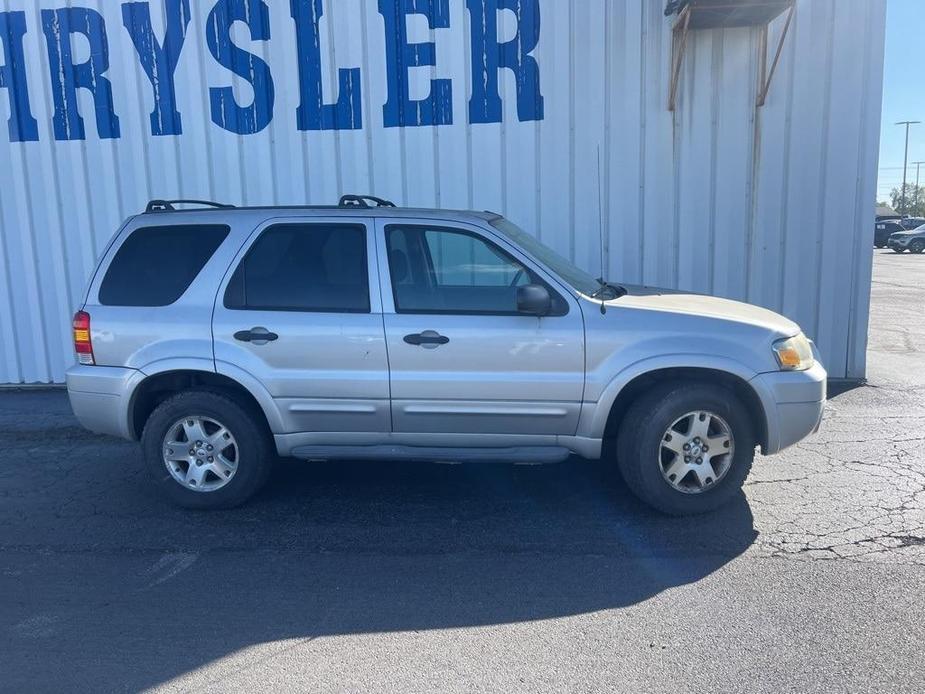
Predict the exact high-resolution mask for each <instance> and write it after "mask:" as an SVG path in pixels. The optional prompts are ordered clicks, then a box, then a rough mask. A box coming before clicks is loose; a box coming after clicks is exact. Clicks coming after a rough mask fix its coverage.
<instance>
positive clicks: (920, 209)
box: [890, 183, 925, 217]
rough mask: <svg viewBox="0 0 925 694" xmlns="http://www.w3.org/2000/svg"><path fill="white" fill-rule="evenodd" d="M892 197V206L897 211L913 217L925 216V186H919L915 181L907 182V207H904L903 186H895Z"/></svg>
mask: <svg viewBox="0 0 925 694" xmlns="http://www.w3.org/2000/svg"><path fill="white" fill-rule="evenodd" d="M890 197H891V198H892V205H891V207H892V208H893V209H894V210H896V211H897V212H899V213H901V214H907V215H910V216H912V217H925V186H917V185H915V184H914V183H907V184H906V205H905V207H903V191H902V186H900V187H899V188H893V191H892V192H891V193H890Z"/></svg>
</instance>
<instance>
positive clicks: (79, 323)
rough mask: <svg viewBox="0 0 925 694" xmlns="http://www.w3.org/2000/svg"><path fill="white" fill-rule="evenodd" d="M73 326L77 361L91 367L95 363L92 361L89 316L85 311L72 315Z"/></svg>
mask: <svg viewBox="0 0 925 694" xmlns="http://www.w3.org/2000/svg"><path fill="white" fill-rule="evenodd" d="M73 325H74V351H75V352H76V353H77V361H78V362H79V363H81V364H86V365H90V366H92V365H93V364H95V363H96V362H95V361H94V359H93V344H92V343H91V342H90V314H89V313H87V312H86V311H78V312H77V313H75V314H74V323H73Z"/></svg>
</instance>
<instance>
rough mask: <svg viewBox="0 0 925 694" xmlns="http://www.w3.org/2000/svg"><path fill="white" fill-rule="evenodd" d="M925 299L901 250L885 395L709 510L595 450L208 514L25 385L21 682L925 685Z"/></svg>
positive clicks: (284, 476)
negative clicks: (682, 508)
mask: <svg viewBox="0 0 925 694" xmlns="http://www.w3.org/2000/svg"><path fill="white" fill-rule="evenodd" d="M923 307H925V256H911V255H908V254H905V255H902V256H900V255H896V254H893V253H891V252H889V251H875V260H874V286H873V306H872V327H871V344H870V354H869V359H870V366H869V377H870V385H869V386H867V387H863V388H856V389H854V390H850V391H848V392H844V393H841V394H839V395H836V396H835V397H833V399H832V401H831V404H830V406H829V408H828V412H827V415H826V420H825V423H824V426H823V429H822V431H821V432H820V433H819V434H817V435H815V436H814V437H812V438H811V439H809V440H807V441H806V442H804V443H803V444H801V445H799V446H797V447H795V448H793V449H790V450H788V451H785V452H784V453H782V454H780V455H778V456H775V457H773V458H769V459H765V460H759V461H758V462H757V463H756V465H755V468H754V471H753V473H752V476H751V477H750V479H749V482H748V485H747V487H746V493H745V495H744V496H743V497H742V498H740V499H739V500H738V501H737V502H736V503H734V504H733V505H732V506H731V507H728V508H726V509H724V510H723V511H721V512H719V513H716V514H713V515H710V516H707V517H703V518H698V519H692V520H676V519H666V518H662V517H660V516H657V515H654V514H653V513H650V512H649V511H647V510H646V509H644V508H643V507H642V506H641V505H640V504H638V503H637V502H635V501H634V500H633V499H632V498H631V497H630V496H629V495H628V494H627V493H626V492H625V491H624V490H623V489H622V488H621V487H620V485H619V484H617V483H614V482H613V481H612V478H611V476H610V475H609V473H608V470H607V469H606V467H605V466H603V465H600V464H590V463H585V462H571V463H567V464H562V465H556V466H546V467H491V466H477V465H476V466H445V465H419V464H388V463H380V464H366V463H363V464H359V463H357V464H338V465H334V464H331V465H321V464H314V465H313V464H299V463H283V464H281V465H280V468H279V470H278V472H277V474H276V475H275V476H274V479H273V482H272V483H271V485H270V487H269V489H268V490H267V491H266V492H265V493H264V494H262V495H261V496H260V497H259V498H258V499H256V500H255V501H254V502H253V503H252V504H250V505H249V506H247V507H246V508H243V509H239V510H236V511H233V512H223V513H193V512H185V511H180V510H177V509H174V508H171V507H169V506H168V505H166V503H165V502H163V501H162V500H161V499H160V498H159V497H157V496H155V495H154V494H153V493H152V488H151V487H150V486H149V485H148V482H147V479H146V478H145V475H144V473H143V471H142V470H141V466H140V465H139V460H138V455H139V453H138V450H137V447H136V446H135V445H133V444H130V443H126V442H121V441H117V440H114V439H105V438H98V437H95V436H93V435H91V434H89V433H86V432H84V431H83V430H82V429H80V428H79V427H78V426H77V423H76V421H75V420H74V419H73V418H72V416H71V415H70V411H69V408H68V405H67V401H66V397H65V395H64V394H63V393H62V392H60V391H50V392H37V391H30V392H25V393H24V392H5V393H0V445H2V449H3V450H4V452H5V455H4V456H3V459H2V462H0V688H2V689H3V690H5V691H11V692H22V691H55V692H60V691H84V690H86V691H97V692H98V691H135V690H139V689H145V688H153V689H159V690H163V691H188V690H196V691H216V692H227V691H236V690H241V691H253V690H256V689H259V688H264V689H270V688H272V689H274V690H281V691H283V690H296V689H298V690H306V689H310V690H312V691H364V692H375V691H381V692H398V691H419V692H433V691H504V692H515V691H525V692H526V691H537V690H541V689H546V690H554V691H598V690H606V691H632V692H636V691H665V692H673V693H677V692H687V691H691V692H695V691H704V690H719V691H749V692H775V693H777V692H783V691H800V692H803V691H827V692H828V691H851V692H856V691H893V692H899V691H908V692H921V691H923V690H925V658H923V656H922V644H925V618H923V615H922V608H923V605H925V491H923V490H925V320H923V317H922V315H923Z"/></svg>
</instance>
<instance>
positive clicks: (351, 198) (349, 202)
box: [337, 195, 395, 207]
mask: <svg viewBox="0 0 925 694" xmlns="http://www.w3.org/2000/svg"><path fill="white" fill-rule="evenodd" d="M371 202H372V203H375V205H370V204H369V203H371ZM337 206H338V207H395V203H394V202H392V201H391V200H384V199H382V198H377V197H376V196H375V195H343V196H341V199H340V202H338V203H337Z"/></svg>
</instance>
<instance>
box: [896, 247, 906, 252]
mask: <svg viewBox="0 0 925 694" xmlns="http://www.w3.org/2000/svg"><path fill="white" fill-rule="evenodd" d="M905 250H906V249H905V248H901V247H900V246H893V252H894V253H902V252H903V251H905Z"/></svg>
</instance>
